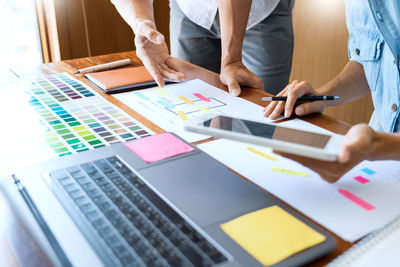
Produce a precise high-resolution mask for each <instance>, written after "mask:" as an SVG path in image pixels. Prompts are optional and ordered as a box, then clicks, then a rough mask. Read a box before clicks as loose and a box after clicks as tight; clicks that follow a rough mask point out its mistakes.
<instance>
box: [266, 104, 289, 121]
mask: <svg viewBox="0 0 400 267" xmlns="http://www.w3.org/2000/svg"><path fill="white" fill-rule="evenodd" d="M278 102H279V103H278V105H276V107H275V109H274V111H273V112H272V113H271V115H269V116H268V118H269V119H271V120H275V119H277V118H278V117H279V116H280V115H281V114H282V112H283V111H284V109H285V101H278Z"/></svg>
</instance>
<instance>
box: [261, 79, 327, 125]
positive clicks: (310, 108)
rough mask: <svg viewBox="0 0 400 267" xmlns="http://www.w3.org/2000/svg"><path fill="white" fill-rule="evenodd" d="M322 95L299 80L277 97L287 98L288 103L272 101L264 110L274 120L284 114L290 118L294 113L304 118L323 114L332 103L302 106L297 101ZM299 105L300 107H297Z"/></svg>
mask: <svg viewBox="0 0 400 267" xmlns="http://www.w3.org/2000/svg"><path fill="white" fill-rule="evenodd" d="M315 95H321V93H319V92H317V91H316V90H315V89H314V88H313V87H312V86H311V85H310V84H309V83H307V82H306V81H302V82H299V81H297V80H295V81H293V82H292V83H290V84H289V85H288V86H286V88H285V89H283V90H282V91H281V92H280V93H279V94H278V95H277V96H286V97H287V100H286V101H271V102H270V103H269V105H267V106H266V107H265V108H264V110H263V113H264V116H265V117H268V118H270V119H272V120H274V119H277V118H278V117H279V116H280V115H281V114H282V113H284V117H285V118H288V117H290V116H291V115H292V113H293V111H294V113H295V114H296V115H297V116H303V115H307V114H311V113H322V112H323V111H324V109H325V107H326V106H328V105H330V104H333V103H332V102H330V101H327V102H325V101H306V102H303V103H301V104H299V103H298V102H297V103H296V101H297V100H298V99H299V98H300V97H302V96H315ZM296 104H298V105H296Z"/></svg>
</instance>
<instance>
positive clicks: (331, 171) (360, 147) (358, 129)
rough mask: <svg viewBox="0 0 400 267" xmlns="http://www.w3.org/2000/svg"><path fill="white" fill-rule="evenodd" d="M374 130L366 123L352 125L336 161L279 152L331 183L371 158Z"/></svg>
mask: <svg viewBox="0 0 400 267" xmlns="http://www.w3.org/2000/svg"><path fill="white" fill-rule="evenodd" d="M375 137H376V132H375V131H374V130H372V128H371V127H369V126H368V125H366V124H357V125H355V126H353V127H352V128H351V129H350V130H349V131H348V132H347V134H346V135H345V137H344V141H343V145H342V147H341V149H340V152H339V155H338V158H337V162H330V161H323V160H317V159H310V158H306V157H301V156H296V155H292V154H287V153H280V152H278V153H279V154H282V155H283V156H285V157H287V158H291V159H293V160H295V161H297V162H299V163H301V164H303V165H304V166H306V167H308V168H310V169H312V170H313V171H315V172H317V173H318V174H319V175H320V176H321V177H322V178H323V179H324V180H326V181H328V182H330V183H333V182H336V181H337V180H339V178H340V177H342V176H343V175H344V174H345V173H346V172H348V171H349V170H350V169H352V168H353V167H354V166H356V165H357V164H358V163H360V162H361V161H362V160H365V159H373V158H372V153H373V151H374V150H373V144H374V143H375V141H374V140H375Z"/></svg>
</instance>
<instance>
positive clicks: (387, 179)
mask: <svg viewBox="0 0 400 267" xmlns="http://www.w3.org/2000/svg"><path fill="white" fill-rule="evenodd" d="M293 125H295V126H298V127H299V128H302V129H308V130H313V131H315V132H317V131H321V132H326V130H323V129H318V127H317V126H314V125H311V124H309V123H307V122H304V121H301V120H297V121H295V122H292V123H290V122H285V126H288V127H289V126H293ZM198 147H199V148H200V149H201V150H203V151H204V152H206V153H208V154H209V155H211V156H212V157H214V158H215V159H217V160H218V161H220V162H222V163H223V164H225V165H226V166H228V167H230V168H232V169H233V170H234V171H236V172H238V173H239V174H241V175H243V176H244V177H246V178H248V179H249V180H251V181H252V182H254V183H256V184H257V185H259V186H260V187H262V188H264V189H266V190H267V191H269V192H271V193H272V194H274V195H276V196H277V197H279V198H280V199H282V200H283V201H285V202H287V203H289V204H290V205H292V206H293V207H295V208H296V209H298V210H299V211H301V212H303V213H304V214H306V215H308V216H309V217H310V218H312V219H313V220H315V221H317V222H319V223H320V224H321V225H324V226H325V227H327V228H328V229H330V230H331V231H332V232H334V233H336V234H337V235H339V236H341V237H342V238H343V239H345V240H348V241H351V242H354V241H356V240H357V239H359V238H361V237H362V236H364V235H366V234H368V233H369V232H371V231H372V230H374V229H377V228H378V227H381V226H382V225H383V224H385V223H387V222H389V221H390V220H392V219H393V218H394V217H395V216H396V215H399V214H400V206H399V205H397V204H396V203H398V201H399V196H400V183H399V174H400V164H399V162H398V161H375V162H370V161H364V162H361V163H360V164H359V165H358V166H356V167H355V168H353V169H352V170H350V171H349V172H348V173H346V174H345V175H344V176H343V177H342V178H341V179H340V180H339V181H338V182H336V183H333V184H331V183H328V182H326V181H325V180H323V179H322V178H320V176H319V175H318V174H317V173H315V172H313V171H312V170H310V169H308V168H306V167H304V166H303V165H301V164H299V163H297V162H295V161H292V160H290V159H287V158H285V157H282V156H280V155H278V154H274V153H273V152H272V150H271V149H270V148H267V147H263V146H257V145H253V144H248V143H243V142H236V141H231V140H226V139H219V140H215V141H211V142H207V143H204V144H200V145H198Z"/></svg>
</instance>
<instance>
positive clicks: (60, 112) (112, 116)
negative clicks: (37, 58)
mask: <svg viewBox="0 0 400 267" xmlns="http://www.w3.org/2000/svg"><path fill="white" fill-rule="evenodd" d="M27 93H28V94H29V95H30V100H29V104H30V105H31V106H32V107H33V108H34V110H35V111H36V112H37V113H39V115H40V116H41V118H42V122H43V126H44V127H46V133H45V141H46V143H47V144H48V145H49V146H50V147H51V148H52V149H53V151H54V152H55V153H56V154H57V155H58V156H65V155H69V154H73V153H77V152H82V151H86V150H89V149H95V148H99V147H104V146H108V145H112V144H117V143H121V142H125V141H131V140H134V139H137V138H141V137H145V136H148V135H151V134H153V132H152V131H150V130H149V129H147V128H146V127H145V126H143V125H142V124H141V123H139V122H138V121H136V120H134V119H133V118H131V117H130V116H129V115H128V114H126V113H125V112H124V111H122V110H121V109H119V108H118V107H116V106H115V105H113V104H111V103H110V102H108V101H107V100H105V99H104V98H103V97H101V96H99V95H97V94H95V93H94V92H92V91H91V89H90V88H89V87H87V86H86V85H84V84H82V83H80V82H79V81H77V80H75V79H73V78H72V77H70V76H69V75H67V74H56V75H50V76H45V77H43V78H39V79H38V80H36V81H34V82H33V83H32V85H31V88H30V90H27Z"/></svg>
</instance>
